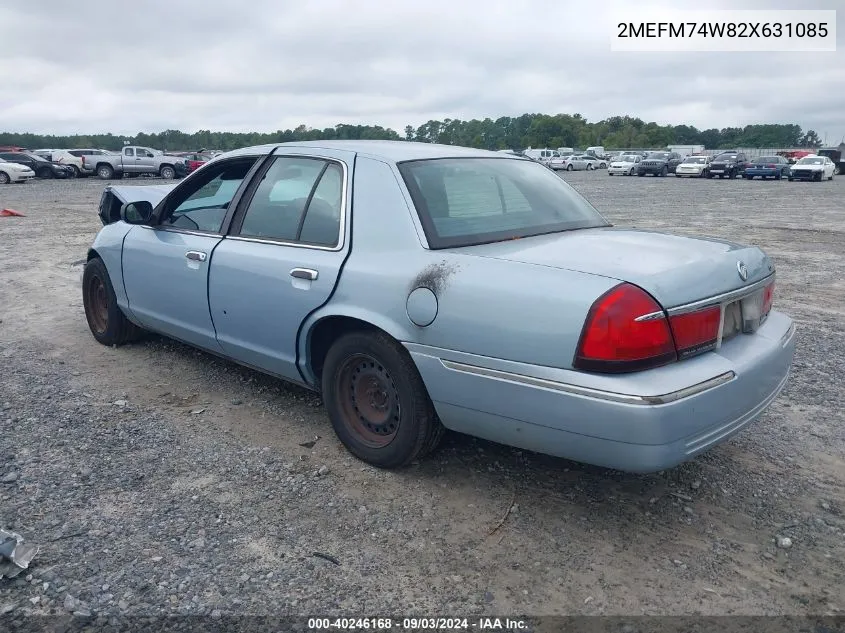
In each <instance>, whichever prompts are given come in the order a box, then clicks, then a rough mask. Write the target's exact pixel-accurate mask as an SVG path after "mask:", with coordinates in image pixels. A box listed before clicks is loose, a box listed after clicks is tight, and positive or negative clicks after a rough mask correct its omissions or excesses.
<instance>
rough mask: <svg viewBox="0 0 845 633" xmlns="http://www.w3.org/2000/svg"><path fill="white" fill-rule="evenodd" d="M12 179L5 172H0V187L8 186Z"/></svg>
mask: <svg viewBox="0 0 845 633" xmlns="http://www.w3.org/2000/svg"><path fill="white" fill-rule="evenodd" d="M10 182H12V178H11V177H10V176H9V174H7V173H6V172H5V171H0V185H8V184H9V183H10Z"/></svg>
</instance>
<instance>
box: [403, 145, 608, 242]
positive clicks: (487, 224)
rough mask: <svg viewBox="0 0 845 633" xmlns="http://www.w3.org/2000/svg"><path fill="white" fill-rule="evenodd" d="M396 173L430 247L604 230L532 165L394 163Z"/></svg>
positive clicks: (596, 217) (565, 189)
mask: <svg viewBox="0 0 845 633" xmlns="http://www.w3.org/2000/svg"><path fill="white" fill-rule="evenodd" d="M399 171H400V172H401V174H402V177H403V178H404V180H405V184H406V185H407V187H408V190H409V191H410V193H411V197H412V198H413V200H414V205H415V206H416V208H417V212H418V213H419V216H420V221H421V222H422V225H423V229H424V230H425V234H426V238H427V239H428V243H429V246H430V247H431V248H435V249H437V248H449V247H455V246H471V245H475V244H485V243H489V242H499V241H503V240H509V239H516V238H520V237H529V236H531V235H541V234H544V233H555V232H558V231H568V230H572V229H582V228H592V227H597V226H608V222H607V221H606V220H605V219H604V218H603V217H602V216H601V215H600V214H599V212H598V211H596V210H595V209H594V208H593V207H592V206H591V205H590V204H589V203H588V202H587V201H586V200H585V199H584V198H582V197H581V196H580V195H579V194H578V193H577V192H576V191H575V190H574V189H573V188H572V187H570V186H569V185H567V184H566V183H565V182H564V181H563V180H562V179H561V178H560V177H559V176H557V175H555V174H554V173H553V172H552V171H550V170H549V169H547V168H546V167H543V166H542V165H539V164H537V163H535V162H532V161H527V160H521V159H509V158H448V159H433V160H420V161H409V162H404V163H400V164H399Z"/></svg>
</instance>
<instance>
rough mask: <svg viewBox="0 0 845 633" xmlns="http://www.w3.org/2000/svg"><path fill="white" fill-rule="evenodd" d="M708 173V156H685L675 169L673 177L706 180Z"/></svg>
mask: <svg viewBox="0 0 845 633" xmlns="http://www.w3.org/2000/svg"><path fill="white" fill-rule="evenodd" d="M709 171H710V157H709V156H686V157H684V159H683V160H682V161H681V162H680V163H678V166H677V167H675V176H676V177H678V178H706V177H707V174H708V173H709Z"/></svg>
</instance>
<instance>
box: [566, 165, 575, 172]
mask: <svg viewBox="0 0 845 633" xmlns="http://www.w3.org/2000/svg"><path fill="white" fill-rule="evenodd" d="M573 169H575V168H574V167H573V166H572V164H571V163H570V164H569V165H567V166H566V171H572V170H573Z"/></svg>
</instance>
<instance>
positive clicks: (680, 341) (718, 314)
mask: <svg viewBox="0 0 845 633" xmlns="http://www.w3.org/2000/svg"><path fill="white" fill-rule="evenodd" d="M721 321H722V308H721V307H720V306H717V305H716V306H710V307H709V308H702V309H701V310H696V311H695V312H686V313H684V314H678V315H675V316H671V317H669V325H670V327H671V328H672V335H673V336H674V337H675V348H676V349H677V351H678V357H679V358H687V357H688V356H693V355H694V354H699V353H701V352H704V351H707V350H710V349H713V348H715V347H716V341H717V339H718V338H719V323H720V322H721Z"/></svg>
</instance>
